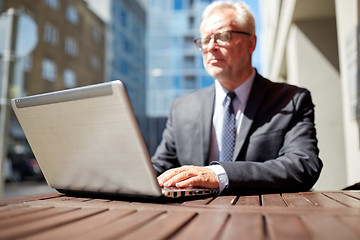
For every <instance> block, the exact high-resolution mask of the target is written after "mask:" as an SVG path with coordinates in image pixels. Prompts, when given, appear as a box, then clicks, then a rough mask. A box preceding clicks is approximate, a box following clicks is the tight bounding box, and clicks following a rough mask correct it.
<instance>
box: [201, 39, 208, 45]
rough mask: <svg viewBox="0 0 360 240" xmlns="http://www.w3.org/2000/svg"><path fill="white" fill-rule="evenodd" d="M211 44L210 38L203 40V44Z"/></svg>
mask: <svg viewBox="0 0 360 240" xmlns="http://www.w3.org/2000/svg"><path fill="white" fill-rule="evenodd" d="M209 42H210V38H204V39H203V40H202V44H205V45H206V44H208V43H209Z"/></svg>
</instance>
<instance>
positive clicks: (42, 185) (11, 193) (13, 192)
mask: <svg viewBox="0 0 360 240" xmlns="http://www.w3.org/2000/svg"><path fill="white" fill-rule="evenodd" d="M53 192H56V190H54V189H52V188H50V187H49V186H48V185H47V183H46V182H45V181H24V182H9V183H6V185H5V192H4V199H7V198H16V197H23V196H31V195H37V194H43V193H53Z"/></svg>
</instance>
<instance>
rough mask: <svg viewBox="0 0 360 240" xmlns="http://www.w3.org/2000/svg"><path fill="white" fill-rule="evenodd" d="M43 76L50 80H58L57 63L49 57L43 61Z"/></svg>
mask: <svg viewBox="0 0 360 240" xmlns="http://www.w3.org/2000/svg"><path fill="white" fill-rule="evenodd" d="M41 75H42V78H43V79H45V80H48V81H50V82H55V81H56V66H55V63H54V62H53V61H51V60H49V59H44V60H43V62H42V74H41Z"/></svg>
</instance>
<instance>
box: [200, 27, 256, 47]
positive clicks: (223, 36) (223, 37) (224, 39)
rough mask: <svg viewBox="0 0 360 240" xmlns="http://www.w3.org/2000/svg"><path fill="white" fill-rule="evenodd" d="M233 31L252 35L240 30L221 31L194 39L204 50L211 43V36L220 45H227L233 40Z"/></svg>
mask: <svg viewBox="0 0 360 240" xmlns="http://www.w3.org/2000/svg"><path fill="white" fill-rule="evenodd" d="M232 33H239V34H245V35H249V36H251V34H250V33H248V32H240V31H220V32H218V33H215V34H213V35H210V36H208V37H206V38H197V39H195V40H194V42H195V44H196V46H197V47H198V48H199V49H200V50H201V51H202V50H203V49H204V48H206V47H207V45H209V43H210V40H211V38H212V37H213V38H214V42H215V44H216V45H218V46H225V45H226V44H228V43H229V42H230V41H231V34H232Z"/></svg>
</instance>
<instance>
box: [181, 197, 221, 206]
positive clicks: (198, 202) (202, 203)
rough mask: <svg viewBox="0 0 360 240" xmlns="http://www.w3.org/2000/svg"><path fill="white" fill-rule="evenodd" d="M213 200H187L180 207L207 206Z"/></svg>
mask: <svg viewBox="0 0 360 240" xmlns="http://www.w3.org/2000/svg"><path fill="white" fill-rule="evenodd" d="M213 200H214V197H209V198H201V199H196V200H189V201H185V202H183V203H182V205H207V204H209V203H210V202H211V201H213Z"/></svg>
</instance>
